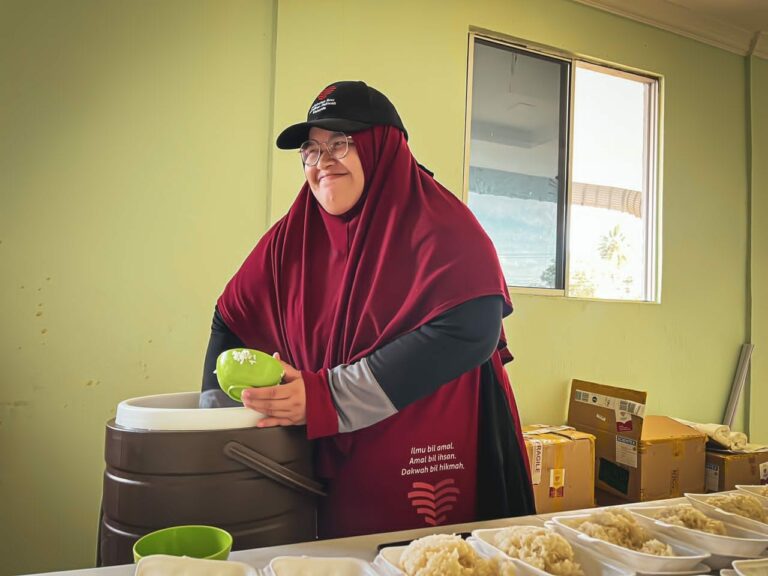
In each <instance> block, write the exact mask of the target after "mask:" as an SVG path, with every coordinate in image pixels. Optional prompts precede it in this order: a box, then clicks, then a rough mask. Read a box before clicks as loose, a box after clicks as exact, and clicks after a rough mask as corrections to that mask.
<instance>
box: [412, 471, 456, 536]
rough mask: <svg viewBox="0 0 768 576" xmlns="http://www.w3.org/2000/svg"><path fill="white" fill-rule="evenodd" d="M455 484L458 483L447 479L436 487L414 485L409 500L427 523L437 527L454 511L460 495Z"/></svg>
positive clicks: (435, 485) (424, 484) (417, 483)
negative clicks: (454, 504) (454, 505)
mask: <svg viewBox="0 0 768 576" xmlns="http://www.w3.org/2000/svg"><path fill="white" fill-rule="evenodd" d="M454 484H456V481H455V480H454V479H453V478H446V479H445V480H441V481H440V482H438V483H437V484H434V485H433V484H429V483H428V482H414V483H413V484H412V486H411V487H412V488H413V490H412V491H411V492H408V498H409V499H410V501H411V506H413V507H414V508H415V509H416V513H417V514H418V515H420V516H422V517H423V518H424V522H425V523H427V524H429V525H430V526H437V525H439V524H443V523H444V522H445V521H446V520H447V519H448V516H447V513H448V512H450V511H451V510H453V503H454V502H456V501H457V500H458V498H457V497H458V495H459V494H460V490H459V489H458V488H456V487H455V486H454Z"/></svg>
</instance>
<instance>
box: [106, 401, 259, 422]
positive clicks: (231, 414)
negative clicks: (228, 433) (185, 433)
mask: <svg viewBox="0 0 768 576" xmlns="http://www.w3.org/2000/svg"><path fill="white" fill-rule="evenodd" d="M199 402H200V393H199V392H178V393H173V394H156V395H154V396H140V397H138V398H130V399H128V400H123V401H122V402H120V403H119V404H118V405H117V413H116V415H115V424H117V425H118V426H122V427H124V428H133V429H136V430H229V429H233V428H252V427H253V426H256V423H257V422H258V421H259V420H261V419H262V418H264V414H261V413H260V412H256V411H254V410H251V409H250V408H246V407H245V406H235V407H233V408H199V407H198V404H199Z"/></svg>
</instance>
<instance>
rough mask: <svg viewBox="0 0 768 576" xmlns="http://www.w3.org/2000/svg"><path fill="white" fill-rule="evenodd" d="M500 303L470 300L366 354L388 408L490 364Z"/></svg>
mask: <svg viewBox="0 0 768 576" xmlns="http://www.w3.org/2000/svg"><path fill="white" fill-rule="evenodd" d="M503 305H504V301H503V300H502V298H501V297H500V296H484V297H481V298H475V299H473V300H469V301H467V302H464V303H463V304H460V305H459V306H456V307H455V308H451V309H450V310H448V311H447V312H445V313H444V314H442V315H440V316H438V317H437V318H435V319H434V320H432V321H431V322H428V323H427V324H424V325H423V326H420V327H419V328H418V329H416V330H414V331H413V332H409V333H408V334H405V335H403V336H401V337H399V338H397V339H396V340H393V341H392V342H390V343H389V344H386V345H384V346H382V347H381V348H379V349H378V350H376V351H375V352H373V353H372V354H371V355H369V356H368V357H367V361H368V365H369V367H370V369H371V372H372V373H373V375H374V377H375V378H376V380H377V381H378V383H379V385H380V386H381V388H382V390H383V391H384V393H385V394H386V395H387V397H388V398H389V399H390V401H391V402H392V404H394V406H395V407H396V408H397V409H398V410H401V409H403V408H404V407H405V406H407V405H408V404H411V403H413V402H415V401H416V400H419V399H420V398H423V397H424V396H428V395H429V394H431V393H433V392H434V391H435V390H437V389H438V388H439V387H440V386H442V385H443V384H445V383H446V382H450V381H451V380H453V379H454V378H457V377H458V376H460V375H461V374H463V373H464V372H468V371H469V370H471V369H472V368H475V367H476V366H479V365H480V364H482V363H483V362H485V361H486V360H488V358H490V357H491V355H492V354H493V352H494V351H495V350H496V346H497V345H498V342H499V336H500V334H501V319H502V313H503Z"/></svg>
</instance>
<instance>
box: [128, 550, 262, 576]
mask: <svg viewBox="0 0 768 576" xmlns="http://www.w3.org/2000/svg"><path fill="white" fill-rule="evenodd" d="M213 574H215V575H216V576H257V575H258V572H257V570H256V569H255V568H254V567H253V566H249V565H248V564H244V563H243V562H233V561H231V560H202V559H200V558H190V557H189V556H168V555H166V554H153V555H152V556H146V557H144V558H142V559H141V560H139V562H138V564H136V571H135V572H134V575H135V576H212V575H213Z"/></svg>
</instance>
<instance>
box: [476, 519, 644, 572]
mask: <svg viewBox="0 0 768 576" xmlns="http://www.w3.org/2000/svg"><path fill="white" fill-rule="evenodd" d="M544 529H546V530H551V528H544ZM502 530H504V528H490V529H478V530H474V531H473V532H472V538H470V542H472V543H473V544H474V545H476V547H477V548H478V550H480V551H481V553H484V554H487V555H492V554H504V551H503V550H500V549H499V548H498V547H497V546H496V544H495V542H496V535H497V534H498V533H499V532H501V531H502ZM570 545H571V548H572V549H573V558H574V560H575V561H576V562H577V563H578V564H579V565H580V566H581V568H582V570H583V571H584V574H587V575H589V576H632V575H633V574H635V571H634V570H632V569H631V568H629V567H627V566H623V565H621V564H619V563H617V562H611V561H610V560H608V559H605V558H604V557H601V556H600V555H598V554H596V553H594V552H592V551H590V550H589V549H587V548H585V547H584V546H581V545H579V544H575V543H573V542H570ZM504 555H505V556H506V554H504ZM514 560H515V562H516V564H517V565H522V566H523V568H521V570H520V573H521V574H523V573H527V574H530V575H532V576H533V575H535V576H549V572H545V571H544V570H541V569H539V568H536V567H534V566H531V565H530V564H526V563H525V562H523V561H521V560H517V559H514Z"/></svg>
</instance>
